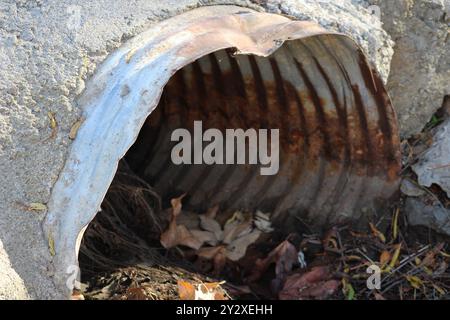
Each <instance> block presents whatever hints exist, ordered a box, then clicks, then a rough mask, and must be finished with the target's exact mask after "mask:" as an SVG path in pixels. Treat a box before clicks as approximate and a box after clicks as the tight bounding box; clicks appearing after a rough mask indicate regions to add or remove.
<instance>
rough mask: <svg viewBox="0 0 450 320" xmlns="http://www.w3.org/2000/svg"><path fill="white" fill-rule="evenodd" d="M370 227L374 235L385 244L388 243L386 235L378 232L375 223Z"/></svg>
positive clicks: (370, 224)
mask: <svg viewBox="0 0 450 320" xmlns="http://www.w3.org/2000/svg"><path fill="white" fill-rule="evenodd" d="M369 226H370V230H372V234H373V235H374V236H375V237H377V238H378V239H380V241H381V242H383V243H385V242H386V237H385V235H384V234H383V233H382V232H381V231H380V230H378V229H377V227H375V225H374V224H373V223H369Z"/></svg>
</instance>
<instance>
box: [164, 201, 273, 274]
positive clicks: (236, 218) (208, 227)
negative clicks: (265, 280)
mask: <svg viewBox="0 0 450 320" xmlns="http://www.w3.org/2000/svg"><path fill="white" fill-rule="evenodd" d="M182 199H183V196H181V197H179V198H176V199H172V201H171V204H172V208H171V210H169V212H170V215H171V217H170V223H169V227H168V229H167V230H166V231H165V232H163V233H162V235H161V244H162V245H163V247H164V248H166V249H170V248H173V247H176V246H184V247H187V248H191V249H194V250H196V251H195V254H196V256H197V257H198V258H203V259H206V260H210V261H213V264H214V273H215V274H220V273H221V271H222V270H223V268H224V266H225V263H226V262H227V261H238V260H240V259H241V258H242V257H244V255H245V253H246V250H247V248H248V247H249V246H250V245H251V244H253V243H254V242H255V241H256V240H258V238H259V237H260V235H261V233H262V232H267V231H271V228H270V222H269V220H268V217H267V216H266V215H264V214H262V213H260V212H259V213H258V214H257V215H256V216H255V217H253V216H252V215H249V214H244V213H242V212H240V211H237V212H235V213H234V215H233V216H232V217H231V218H230V219H228V220H227V221H226V222H225V223H224V224H223V225H221V224H220V223H219V221H218V220H216V216H217V213H218V207H214V208H212V209H211V210H209V211H208V212H207V213H206V214H203V215H198V214H195V213H184V212H183V211H182V205H181V200H182ZM182 212H183V213H182Z"/></svg>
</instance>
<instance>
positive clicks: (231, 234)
mask: <svg viewBox="0 0 450 320" xmlns="http://www.w3.org/2000/svg"><path fill="white" fill-rule="evenodd" d="M250 232H252V221H251V220H250V219H249V220H246V221H243V222H239V221H237V220H235V221H233V222H230V223H227V224H225V227H224V232H223V243H226V244H230V243H232V242H233V241H234V240H235V239H237V238H240V237H243V236H245V235H248V234H249V233H250Z"/></svg>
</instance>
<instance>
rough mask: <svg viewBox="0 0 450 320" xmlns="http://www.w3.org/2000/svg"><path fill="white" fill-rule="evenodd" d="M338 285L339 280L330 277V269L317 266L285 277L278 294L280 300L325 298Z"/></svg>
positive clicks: (333, 291) (334, 290)
mask: <svg viewBox="0 0 450 320" xmlns="http://www.w3.org/2000/svg"><path fill="white" fill-rule="evenodd" d="M339 286H340V282H339V281H337V280H333V279H331V274H330V269H329V268H328V267H326V266H319V267H314V268H312V269H311V270H310V271H308V272H306V273H295V274H293V275H291V276H289V277H287V278H286V281H285V284H284V286H283V289H282V290H281V291H280V293H279V295H278V296H279V298H280V300H304V299H326V298H328V297H329V296H331V295H332V294H334V293H335V292H336V290H337V289H338V288H339Z"/></svg>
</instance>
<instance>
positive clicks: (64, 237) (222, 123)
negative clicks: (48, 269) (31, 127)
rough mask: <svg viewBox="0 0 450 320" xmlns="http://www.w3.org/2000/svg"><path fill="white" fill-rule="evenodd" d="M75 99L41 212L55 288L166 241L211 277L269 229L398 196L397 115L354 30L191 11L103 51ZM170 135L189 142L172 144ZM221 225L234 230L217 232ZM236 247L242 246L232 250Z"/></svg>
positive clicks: (328, 218) (315, 223)
mask: <svg viewBox="0 0 450 320" xmlns="http://www.w3.org/2000/svg"><path fill="white" fill-rule="evenodd" d="M194 11H195V12H194ZM202 15H203V16H202ZM227 48H228V49H227ZM230 48H235V49H230ZM78 103H79V104H80V106H82V107H83V110H84V114H83V119H84V121H83V123H82V124H81V126H80V128H79V130H78V132H77V136H76V139H75V140H74V142H73V144H72V146H71V150H70V154H69V156H68V159H67V161H66V163H65V166H64V169H63V170H62V172H61V174H60V175H59V178H58V181H57V182H56V184H55V186H54V188H53V190H52V198H51V201H50V202H49V204H48V207H49V212H48V214H47V216H46V219H45V221H44V229H45V232H46V235H47V238H48V241H49V243H51V244H52V246H51V247H52V254H53V255H54V258H53V266H54V269H55V273H54V279H55V283H56V284H57V286H58V288H60V289H61V290H63V291H65V292H66V291H68V289H69V290H70V289H71V288H72V284H71V285H67V283H71V282H68V280H69V279H70V278H72V272H71V271H70V270H73V266H76V265H77V264H78V260H79V261H80V265H81V269H82V274H83V275H88V274H89V271H91V274H92V273H95V272H98V271H99V270H106V269H108V268H109V269H111V266H116V265H117V263H118V264H119V266H122V267H123V266H126V265H130V263H133V264H135V263H136V261H154V262H156V263H157V264H158V265H160V266H164V265H167V263H166V262H167V261H166V260H161V259H160V257H161V250H162V249H161V247H162V246H165V247H166V248H168V247H170V248H172V247H176V248H179V247H186V246H187V247H188V248H191V249H192V250H194V254H193V253H192V252H191V253H187V252H186V251H185V250H183V251H181V252H180V251H177V249H174V250H175V251H174V250H172V249H173V248H172V249H171V250H169V251H170V253H171V254H172V253H173V252H178V254H181V253H183V256H184V257H186V259H184V260H189V261H192V259H193V258H195V257H196V254H195V253H196V252H197V253H198V251H199V250H200V249H205V250H206V253H204V254H205V255H206V256H209V257H210V258H211V255H212V257H214V258H215V259H216V260H217V261H218V262H217V263H219V262H220V263H221V265H222V267H220V266H214V265H213V266H212V267H211V265H210V264H209V269H208V270H209V271H211V270H212V271H214V270H215V271H217V270H223V267H224V264H223V263H224V261H225V265H226V262H227V261H229V260H231V261H240V260H241V258H245V257H247V258H249V259H250V260H252V259H254V258H255V257H256V256H252V255H251V252H252V250H253V249H252V248H253V247H254V246H256V242H257V241H256V240H258V241H260V239H262V240H264V241H263V243H266V244H265V246H266V247H265V246H263V248H260V249H261V250H259V251H258V250H257V251H256V252H259V253H260V254H261V252H264V251H267V250H269V247H270V245H269V247H267V245H268V244H270V243H272V245H273V244H274V243H273V241H276V239H277V236H276V235H275V234H274V233H273V232H275V233H276V234H280V237H281V238H283V237H284V238H283V239H285V235H286V234H289V233H298V232H299V230H300V227H299V224H301V225H307V226H308V227H310V228H312V229H316V228H321V227H324V226H327V225H330V224H336V223H341V222H345V221H350V222H352V223H355V224H357V223H365V222H366V218H367V217H368V216H371V215H376V214H377V213H379V212H377V207H379V206H383V205H385V204H387V203H388V202H387V201H386V200H387V199H389V198H390V197H391V196H393V195H394V194H395V192H396V190H397V186H398V176H397V171H398V169H399V167H400V161H399V154H400V153H399V139H398V133H397V124H396V117H395V114H394V111H393V108H392V106H391V103H390V100H389V97H388V95H387V93H386V90H385V89H384V86H383V83H382V80H381V79H380V77H379V75H378V73H377V72H376V71H375V70H374V69H373V68H372V67H371V65H370V64H369V63H368V62H367V60H366V58H365V56H364V54H363V53H362V51H361V49H359V48H358V46H357V45H356V44H355V43H354V42H353V41H352V40H351V39H349V38H348V37H346V36H343V35H340V34H334V33H329V32H326V31H325V30H323V29H321V28H320V27H318V26H317V25H315V24H314V23H310V22H300V21H291V20H289V19H287V18H285V17H281V16H277V15H270V14H262V13H256V12H253V11H251V10H245V11H242V9H241V8H236V7H231V8H228V7H225V6H224V7H211V8H202V9H197V10H193V11H192V12H189V13H186V14H182V15H180V16H177V17H174V18H172V19H168V20H167V21H164V22H161V23H160V24H158V25H157V26H155V27H154V28H151V29H149V30H148V31H147V32H144V33H143V34H141V35H139V36H137V37H136V38H135V39H133V40H131V41H130V42H129V43H127V44H126V45H124V46H123V47H122V48H120V49H118V50H117V51H116V52H114V53H112V54H111V55H110V56H109V57H108V58H107V59H106V61H105V62H104V63H103V64H102V66H101V67H99V68H98V70H97V72H96V73H95V75H94V76H93V78H92V79H91V80H90V81H89V82H88V83H87V85H86V90H85V92H83V94H82V95H81V96H80V98H79V100H78ZM199 128H200V129H199ZM179 129H185V130H184V131H181V132H184V133H180V132H179V136H183V135H184V134H185V133H187V136H188V137H187V138H189V137H190V138H191V139H190V141H191V146H190V147H191V148H188V147H186V148H179V149H178V150H177V149H176V147H177V145H178V144H179V143H180V141H179V140H180V137H178V141H171V140H172V139H171V137H172V134H173V133H174V132H176V131H177V130H179ZM227 129H231V130H234V132H236V130H239V129H240V130H241V132H242V133H243V134H244V137H245V136H246V139H244V140H243V141H245V143H244V144H242V145H243V148H242V149H243V150H245V156H243V155H242V153H241V154H237V152H236V154H234V156H233V157H229V158H230V159H232V161H230V162H229V163H227V156H228V155H229V154H230V152H231V150H233V149H234V150H235V151H236V150H237V149H239V148H238V147H237V146H238V143H237V142H236V139H233V141H234V142H235V143H236V144H235V148H227V141H229V140H230V139H227ZM208 132H209V135H210V136H208ZM196 137H197V138H196ZM198 137H201V138H200V139H198ZM212 137H214V139H212ZM175 140H177V139H175ZM187 140H189V139H187ZM212 140H214V141H215V142H217V146H218V147H217V148H211V147H210V146H211V143H212V142H213V141H212ZM216 140H217V141H216ZM220 140H222V141H221V142H222V143H218V141H220ZM252 141H253V143H252ZM208 147H210V148H209V153H208V152H207V150H208ZM274 147H276V148H274ZM174 149H175V150H177V151H176V152H173V150H174ZM211 149H214V152H212V151H211ZM255 149H257V150H255ZM198 150H200V151H198ZM189 153H190V154H189ZM205 153H206V154H207V155H209V157H208V156H207V157H205ZM220 153H222V154H220ZM173 154H175V155H176V158H177V159H176V160H175V161H174V159H173V157H172V155H173ZM188 156H189V157H188ZM220 156H222V157H220ZM188 158H190V160H191V164H186V162H185V164H178V163H179V161H180V159H188ZM211 158H212V159H213V160H215V161H216V163H214V164H209V163H210V162H209V161H211ZM196 159H197V160H198V161H196ZM220 159H222V161H223V162H224V164H220V163H217V162H220ZM239 159H240V160H241V161H240V162H239ZM177 161H178V162H177ZM197 162H198V164H196V163H197ZM264 173H266V174H264ZM267 173H268V174H267ZM108 188H109V190H108ZM182 195H184V196H183V197H182V199H181V198H180V197H181V196H182ZM180 206H181V209H180ZM100 208H101V209H102V211H100V212H99V210H100ZM97 212H99V213H98V214H97ZM94 218H95V219H94ZM191 220H193V221H191ZM202 220H205V221H203V222H202ZM180 221H183V223H184V224H183V223H180ZM227 223H228V224H227ZM229 224H231V226H234V227H235V228H237V229H238V230H241V229H242V230H243V232H244V233H243V234H242V233H239V232H238V233H237V234H234V233H233V234H234V235H232V236H231V235H229V237H228V238H226V237H225V233H227V232H228V231H230V230H235V229H234V228H231V229H230V225H229ZM180 225H181V227H180ZM202 225H203V227H202ZM238 226H239V228H238ZM178 227H180V228H178ZM225 227H227V228H228V229H227V230H228V231H227V232H225ZM205 228H209V229H211V230H205ZM171 230H172V231H173V230H175V231H173V232H170V231H171ZM212 230H215V231H216V232H214V231H212ZM242 230H241V231H242ZM192 233H195V234H196V236H195V237H191V236H192ZM238 235H246V236H248V237H247V238H245V239H244V240H243V239H240V236H238ZM83 236H84V237H83ZM199 237H200V238H201V239H199ZM202 237H203V238H202ZM180 238H181V239H180ZM225 238H226V240H225ZM271 239H272V240H273V241H272V240H271ZM234 240H239V241H243V243H242V242H239V245H233V246H231V247H228V246H229V245H231V243H235V242H233V241H234ZM224 241H226V243H224ZM82 242H83V245H82V246H81V250H79V249H80V244H81V243H82ZM89 244H91V245H89ZM225 244H226V245H225ZM278 244H279V242H278ZM224 247H226V248H227V249H226V250H225V249H224ZM288 247H289V246H288ZM212 248H213V249H214V250H219V251H214V250H213V249H212ZM264 248H265V249H264ZM211 250H213V252H211ZM224 250H225V251H224ZM236 250H238V251H237V252H236ZM79 251H80V255H78V253H79ZM162 252H163V253H164V252H165V251H164V250H162ZM218 252H219V253H220V255H219V257H217V253H218ZM265 253H267V252H265ZM189 254H191V256H190V258H188V257H189ZM224 257H225V259H224ZM219 258H220V259H219ZM194 260H195V259H194ZM206 260H207V261H209V263H210V262H211V259H206ZM220 263H219V265H220ZM197 267H199V268H200V266H197ZM200 269H201V268H200ZM235 271H236V270H235ZM244 273H245V272H244ZM237 274H240V276H238V277H234V279H241V280H242V279H244V278H245V276H244V275H243V274H241V273H240V272H238V273H237Z"/></svg>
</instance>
